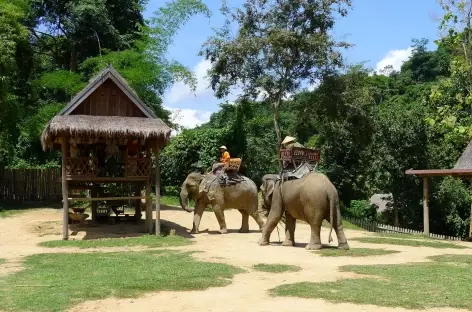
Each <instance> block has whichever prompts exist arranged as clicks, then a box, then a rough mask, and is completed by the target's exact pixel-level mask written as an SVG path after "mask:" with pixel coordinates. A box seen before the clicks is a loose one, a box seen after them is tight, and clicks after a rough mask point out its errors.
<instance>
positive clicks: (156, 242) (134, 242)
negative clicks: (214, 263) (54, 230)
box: [39, 235, 192, 248]
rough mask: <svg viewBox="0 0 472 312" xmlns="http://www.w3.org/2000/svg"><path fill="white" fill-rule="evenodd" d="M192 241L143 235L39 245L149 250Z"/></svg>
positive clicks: (52, 242) (42, 244)
mask: <svg viewBox="0 0 472 312" xmlns="http://www.w3.org/2000/svg"><path fill="white" fill-rule="evenodd" d="M191 243H192V241H190V240H189V239H186V238H183V237H181V236H177V235H169V236H160V237H156V236H154V235H143V236H139V237H125V238H105V239H87V240H67V241H64V240H57V241H48V242H42V243H40V244H39V245H40V246H43V247H50V248H58V247H76V248H99V247H131V246H143V247H150V248H157V247H171V246H184V245H189V244H191Z"/></svg>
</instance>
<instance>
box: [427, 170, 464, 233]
mask: <svg viewBox="0 0 472 312" xmlns="http://www.w3.org/2000/svg"><path fill="white" fill-rule="evenodd" d="M470 204H471V202H470V195H469V191H468V189H467V186H466V184H465V183H464V182H463V181H461V180H460V179H456V178H453V177H447V178H445V179H444V180H443V181H442V182H441V183H440V184H439V185H438V187H437V190H436V192H434V193H433V196H432V202H431V212H430V216H435V217H434V218H431V217H430V218H431V220H430V222H431V231H432V232H434V233H436V232H443V233H444V234H445V235H451V236H459V237H466V236H467V234H468V231H467V230H468V227H469V213H470Z"/></svg>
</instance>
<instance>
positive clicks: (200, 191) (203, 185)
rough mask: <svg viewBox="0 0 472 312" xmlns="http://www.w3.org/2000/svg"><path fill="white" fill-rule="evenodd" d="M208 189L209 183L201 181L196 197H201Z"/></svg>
mask: <svg viewBox="0 0 472 312" xmlns="http://www.w3.org/2000/svg"><path fill="white" fill-rule="evenodd" d="M209 187H210V185H209V183H208V182H207V181H206V180H205V179H202V181H201V182H200V185H199V187H198V197H201V196H202V195H204V194H205V193H207V192H208V188H209Z"/></svg>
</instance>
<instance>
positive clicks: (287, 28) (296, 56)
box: [200, 0, 351, 149]
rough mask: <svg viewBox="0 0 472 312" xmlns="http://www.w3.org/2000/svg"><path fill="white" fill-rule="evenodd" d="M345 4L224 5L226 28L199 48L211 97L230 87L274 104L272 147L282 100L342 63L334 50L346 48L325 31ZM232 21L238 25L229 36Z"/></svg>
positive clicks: (332, 0) (327, 0)
mask: <svg viewBox="0 0 472 312" xmlns="http://www.w3.org/2000/svg"><path fill="white" fill-rule="evenodd" d="M350 5H351V1H350V0H290V1H289V0H274V1H267V0H246V2H245V3H244V5H243V7H242V8H240V9H234V10H232V9H229V8H228V7H227V5H226V3H225V1H224V2H223V6H222V13H223V14H224V15H225V16H226V23H225V25H224V26H223V27H222V28H221V29H220V30H217V31H216V32H215V35H214V36H212V37H210V38H209V39H208V40H207V41H206V42H205V44H204V45H203V47H202V51H201V52H200V54H201V55H204V56H205V58H206V59H208V60H210V61H211V63H212V68H211V70H210V71H209V74H210V77H211V85H212V88H213V90H215V91H216V96H217V97H219V98H221V97H224V96H226V95H227V94H228V93H229V92H230V89H231V88H232V87H238V88H240V87H241V88H242V89H243V92H244V95H245V96H247V97H251V98H256V97H257V96H258V95H260V94H262V95H263V96H264V97H265V98H266V100H267V102H269V103H271V104H272V105H273V123H274V128H275V132H276V135H277V149H279V148H280V142H281V140H282V135H281V130H280V125H279V111H280V105H281V104H282V101H283V99H284V98H285V97H287V96H288V95H290V94H293V93H294V92H296V91H297V90H299V89H300V88H301V87H302V85H303V83H314V82H315V81H316V80H317V79H320V78H321V77H322V74H323V73H325V72H332V71H333V70H334V69H336V68H337V67H339V66H340V65H341V63H342V58H341V54H340V52H339V51H338V49H337V48H339V47H348V46H349V45H348V44H347V43H345V42H338V41H336V40H335V39H334V38H333V36H332V35H331V33H330V30H331V29H332V28H333V27H334V21H335V14H336V13H338V14H339V15H341V16H345V15H346V14H347V9H348V8H349V7H350ZM232 23H234V24H236V26H238V27H239V29H238V31H237V32H236V35H234V36H233V35H232V31H231V27H232Z"/></svg>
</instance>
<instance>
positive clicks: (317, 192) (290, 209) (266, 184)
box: [259, 172, 349, 250]
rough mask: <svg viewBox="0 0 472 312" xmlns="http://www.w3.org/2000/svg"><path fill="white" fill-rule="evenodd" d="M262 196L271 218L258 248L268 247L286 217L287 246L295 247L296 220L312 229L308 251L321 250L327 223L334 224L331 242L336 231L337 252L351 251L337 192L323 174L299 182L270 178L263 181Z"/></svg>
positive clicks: (308, 175) (264, 228)
mask: <svg viewBox="0 0 472 312" xmlns="http://www.w3.org/2000/svg"><path fill="white" fill-rule="evenodd" d="M261 193H262V200H263V204H262V207H263V208H264V209H266V210H267V209H268V210H269V215H268V217H267V221H266V223H265V225H264V227H263V229H262V236H261V239H260V240H259V245H261V246H264V245H269V238H270V234H271V233H272V231H273V230H274V228H275V227H276V226H277V224H278V223H279V221H280V219H281V218H282V215H283V213H285V219H286V223H285V241H284V242H283V245H284V246H294V245H295V236H294V235H295V224H296V220H303V221H306V222H307V223H308V224H309V225H310V227H311V237H310V242H309V243H308V245H307V246H306V249H309V250H315V249H321V239H320V231H321V224H322V222H323V220H325V219H326V220H328V221H329V223H330V224H331V230H330V232H329V242H331V231H332V230H333V228H334V231H335V232H336V236H337V237H338V244H339V245H338V248H339V249H346V250H347V249H349V245H348V243H347V240H346V236H345V235H344V230H343V224H342V221H341V211H340V208H339V196H338V191H337V190H336V188H335V187H334V185H333V184H332V183H331V181H330V180H329V179H328V177H326V176H325V175H324V174H321V173H318V172H311V173H309V174H307V175H306V176H304V177H302V178H300V179H294V180H288V181H283V182H281V180H279V179H278V175H275V174H267V175H265V176H264V177H263V178H262V185H261Z"/></svg>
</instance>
